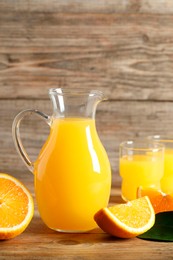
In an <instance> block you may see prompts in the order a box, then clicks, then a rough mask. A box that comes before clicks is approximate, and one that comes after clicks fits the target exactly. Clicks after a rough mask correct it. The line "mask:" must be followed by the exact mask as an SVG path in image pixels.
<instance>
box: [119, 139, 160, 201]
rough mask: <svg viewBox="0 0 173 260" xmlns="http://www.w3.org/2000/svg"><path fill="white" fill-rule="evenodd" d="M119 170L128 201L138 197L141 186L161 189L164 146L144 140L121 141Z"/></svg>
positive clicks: (123, 195)
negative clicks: (138, 189)
mask: <svg viewBox="0 0 173 260" xmlns="http://www.w3.org/2000/svg"><path fill="white" fill-rule="evenodd" d="M119 170H120V176H121V178H122V185H121V193H122V198H123V199H124V200H126V201H129V200H133V199H136V194H137V188H138V187H139V186H142V187H153V188H158V189H160V180H161V178H162V177H163V170H164V146H163V145H162V144H158V143H154V142H144V141H127V142H123V143H121V144H120V168H119Z"/></svg>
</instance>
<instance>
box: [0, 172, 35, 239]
mask: <svg viewBox="0 0 173 260" xmlns="http://www.w3.org/2000/svg"><path fill="white" fill-rule="evenodd" d="M33 213H34V203H33V199H32V196H31V194H30V193H29V191H28V190H27V189H26V188H25V186H24V185H23V184H22V183H21V182H20V181H18V180H17V179H15V178H14V177H12V176H10V175H8V174H4V173H0V240H4V239H9V238H13V237H15V236H17V235H19V234H21V233H22V232H23V231H24V230H25V229H26V227H27V226H28V224H29V223H30V221H31V219H32V216H33Z"/></svg>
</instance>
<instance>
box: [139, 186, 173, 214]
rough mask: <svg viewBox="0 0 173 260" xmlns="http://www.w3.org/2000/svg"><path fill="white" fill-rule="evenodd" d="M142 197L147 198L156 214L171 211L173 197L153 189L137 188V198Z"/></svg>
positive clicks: (172, 209) (172, 208)
mask: <svg viewBox="0 0 173 260" xmlns="http://www.w3.org/2000/svg"><path fill="white" fill-rule="evenodd" d="M143 196H148V197H149V199H150V201H151V204H152V205H153V208H154V211H155V213H156V214H157V213H159V212H164V211H173V196H171V195H169V194H166V193H163V192H162V191H161V190H157V189H154V188H145V189H143V188H142V187H138V189H137V197H138V198H141V197H143Z"/></svg>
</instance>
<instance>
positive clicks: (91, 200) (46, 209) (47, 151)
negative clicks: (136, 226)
mask: <svg viewBox="0 0 173 260" xmlns="http://www.w3.org/2000/svg"><path fill="white" fill-rule="evenodd" d="M49 96H50V99H51V101H52V104H53V115H52V116H47V115H45V114H43V113H42V112H40V111H38V110H32V109H28V110H24V111H22V112H20V113H19V114H18V115H17V116H16V117H15V119H14V122H13V126H12V133H13V139H14V143H15V146H16V149H17V151H18V152H19V155H20V156H21V158H22V159H23V161H24V163H25V164H26V166H27V167H28V168H29V170H30V171H31V172H32V173H33V174H34V179H35V180H34V182H35V194H36V201H37V205H38V210H39V213H40V216H41V218H42V220H43V221H44V223H45V224H46V225H47V226H48V227H49V228H51V229H53V230H57V231H60V232H84V231H88V230H91V229H93V228H95V227H96V226H97V225H96V223H95V221H94V219H93V216H94V214H95V213H96V212H97V211H98V210H99V209H101V208H103V207H106V206H107V204H108V201H109V196H110V189H111V169H110V163H109V160H108V157H107V154H106V151H105V149H104V148H103V146H102V144H101V142H100V139H99V137H98V134H97V131H96V126H95V112H96V107H97V104H98V103H99V102H100V101H102V100H103V99H104V95H103V93H102V92H101V91H97V90H95V91H91V92H87V91H83V90H80V89H75V90H74V89H70V90H66V89H62V88H53V89H50V90H49ZM32 113H36V114H37V115H38V116H39V117H41V118H42V119H44V121H45V122H46V123H47V124H48V125H49V126H50V134H49V136H48V138H47V141H46V142H45V144H44V145H43V147H42V149H41V151H40V153H39V155H38V158H37V160H36V161H35V162H31V160H30V159H29V157H28V155H27V153H26V151H25V149H24V147H23V145H22V142H21V138H20V132H19V127H20V122H21V120H22V119H23V118H24V117H25V116H27V115H29V114H32Z"/></svg>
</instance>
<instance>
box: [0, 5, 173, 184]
mask: <svg viewBox="0 0 173 260" xmlns="http://www.w3.org/2000/svg"><path fill="white" fill-rule="evenodd" d="M51 87H64V88H72V87H74V88H75V87H82V88H84V89H100V90H102V91H104V93H105V94H106V95H107V97H108V99H109V100H108V101H106V102H104V103H101V104H100V105H99V106H98V110H97V115H96V120H97V129H98V132H99V135H100V138H101V140H102V142H103V144H104V146H105V148H106V150H107V152H108V155H109V158H110V161H111V166H112V174H113V186H119V185H120V177H119V175H118V149H119V143H120V142H121V141H123V140H126V139H131V138H134V137H139V136H146V135H148V134H156V133H157V134H167V135H170V136H173V130H172V129H173V1H172V0H158V1H154V0H126V1H123V0H106V1H105V0H99V1H97V0H87V1H82V0H58V1H55V0H15V1H13V0H1V1H0V171H3V172H9V173H11V174H13V175H17V176H20V174H25V175H26V178H28V179H29V178H31V179H32V178H33V177H32V175H31V174H29V171H28V170H27V169H26V168H25V166H24V165H23V163H22V161H21V159H20V158H19V157H18V155H17V153H16V151H15V149H14V145H13V142H12V136H11V124H12V121H13V119H14V116H15V115H16V114H17V113H18V112H19V111H20V110H22V109H26V108H37V109H40V110H41V111H43V112H47V113H48V114H51V104H50V101H49V98H48V94H47V92H48V89H49V88H51ZM22 129H23V130H22V137H23V140H24V144H25V146H26V148H27V151H28V153H29V154H30V155H31V154H32V156H31V157H32V159H33V160H34V158H36V156H37V154H38V151H39V149H40V147H41V145H42V143H43V142H44V140H45V139H46V137H47V134H48V132H49V129H48V127H46V126H45V125H44V124H43V123H42V122H38V121H37V120H36V118H34V117H33V118H31V119H29V120H28V121H25V123H24V124H23V128H22ZM25 172H26V173H25Z"/></svg>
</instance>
